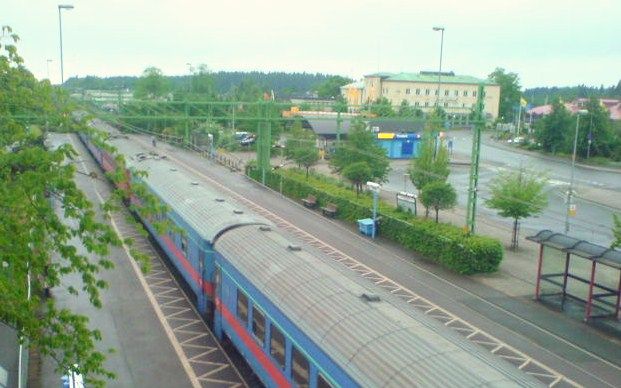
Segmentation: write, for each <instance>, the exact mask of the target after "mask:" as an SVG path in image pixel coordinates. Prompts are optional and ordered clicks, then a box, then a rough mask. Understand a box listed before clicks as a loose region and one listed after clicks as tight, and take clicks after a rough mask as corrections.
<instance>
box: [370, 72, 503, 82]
mask: <svg viewBox="0 0 621 388" xmlns="http://www.w3.org/2000/svg"><path fill="white" fill-rule="evenodd" d="M366 77H380V78H382V79H383V80H384V81H407V82H426V83H437V82H438V73H436V72H420V73H374V74H369V75H367V76H366ZM441 82H442V83H447V84H450V83H453V84H477V85H478V84H480V83H482V84H485V85H493V84H494V83H493V82H492V81H490V80H487V79H481V78H476V77H472V76H469V75H455V74H452V73H444V72H442V79H441Z"/></svg>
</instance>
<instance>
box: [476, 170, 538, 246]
mask: <svg viewBox="0 0 621 388" xmlns="http://www.w3.org/2000/svg"><path fill="white" fill-rule="evenodd" d="M545 184H546V179H545V178H544V177H542V176H541V175H537V174H535V173H533V172H530V171H527V170H525V169H523V168H521V169H520V170H518V171H507V172H502V173H500V174H499V175H497V176H496V177H495V178H494V179H493V180H492V181H491V182H490V191H491V195H490V198H489V199H488V200H486V201H485V204H486V205H487V207H489V208H490V209H496V210H498V214H499V215H500V216H502V217H510V218H513V233H512V238H511V246H512V247H513V248H517V245H518V222H519V220H520V219H522V218H528V217H532V216H536V215H538V214H540V213H541V212H542V211H543V209H544V208H545V207H546V205H547V204H548V196H547V194H546V193H545V192H544V187H545Z"/></svg>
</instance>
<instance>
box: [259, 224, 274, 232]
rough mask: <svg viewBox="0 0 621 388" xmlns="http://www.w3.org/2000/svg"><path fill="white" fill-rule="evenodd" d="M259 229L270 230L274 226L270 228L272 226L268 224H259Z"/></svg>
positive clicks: (262, 230)
mask: <svg viewBox="0 0 621 388" xmlns="http://www.w3.org/2000/svg"><path fill="white" fill-rule="evenodd" d="M259 230H260V231H261V232H269V231H270V230H272V228H270V227H269V226H267V225H261V226H259Z"/></svg>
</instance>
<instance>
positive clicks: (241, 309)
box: [237, 290, 248, 325]
mask: <svg viewBox="0 0 621 388" xmlns="http://www.w3.org/2000/svg"><path fill="white" fill-rule="evenodd" d="M237 316H238V317H239V319H240V320H241V321H242V322H243V323H244V325H245V324H247V323H248V297H247V296H246V295H244V293H243V292H242V291H241V290H237Z"/></svg>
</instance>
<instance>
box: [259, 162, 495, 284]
mask: <svg viewBox="0 0 621 388" xmlns="http://www.w3.org/2000/svg"><path fill="white" fill-rule="evenodd" d="M247 173H248V175H249V176H250V177H251V178H253V179H255V180H260V174H259V172H258V170H256V169H249V170H248V172H247ZM281 180H282V192H283V194H284V195H286V196H287V197H290V198H294V199H301V198H306V197H307V196H308V195H311V194H312V195H314V196H315V197H317V201H318V203H319V204H320V205H321V206H324V205H326V204H327V203H329V202H331V203H334V204H336V205H337V206H338V209H339V211H338V213H337V214H336V217H338V218H340V219H343V220H346V221H351V222H356V220H359V219H361V218H368V217H370V215H371V211H372V206H373V200H372V197H371V196H370V195H369V194H368V193H365V194H362V195H360V196H359V197H356V194H355V192H353V191H352V190H350V189H347V188H344V187H338V183H337V181H336V180H334V179H333V178H329V177H323V176H321V175H316V174H312V175H311V176H310V177H309V178H308V179H307V178H306V177H305V172H303V171H298V170H295V169H290V170H277V171H272V172H270V173H268V174H266V179H265V183H266V185H267V186H269V187H271V188H273V189H276V190H278V189H280V182H281ZM378 214H379V215H381V216H382V221H381V225H380V230H381V233H382V236H384V237H386V238H388V239H391V240H393V241H396V242H398V243H400V244H401V245H402V246H404V247H405V248H408V249H411V250H413V251H416V252H418V253H420V254H422V255H423V256H424V257H425V258H426V259H428V260H431V261H434V262H437V263H439V264H441V265H443V266H445V267H447V268H449V269H451V270H453V271H455V272H458V273H461V274H473V273H480V272H494V271H496V270H497V269H498V266H499V265H500V262H501V260H502V257H503V253H504V251H503V248H502V244H501V243H500V242H499V241H498V240H495V239H492V238H489V237H485V236H479V235H468V234H466V233H464V231H463V230H462V229H461V228H459V227H456V226H454V225H450V224H442V223H439V224H436V223H435V222H433V221H431V220H425V219H420V218H416V217H414V216H413V215H411V214H410V213H407V212H403V211H399V210H398V209H396V208H394V207H393V206H391V205H389V204H387V203H385V202H383V201H380V203H379V209H378Z"/></svg>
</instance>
